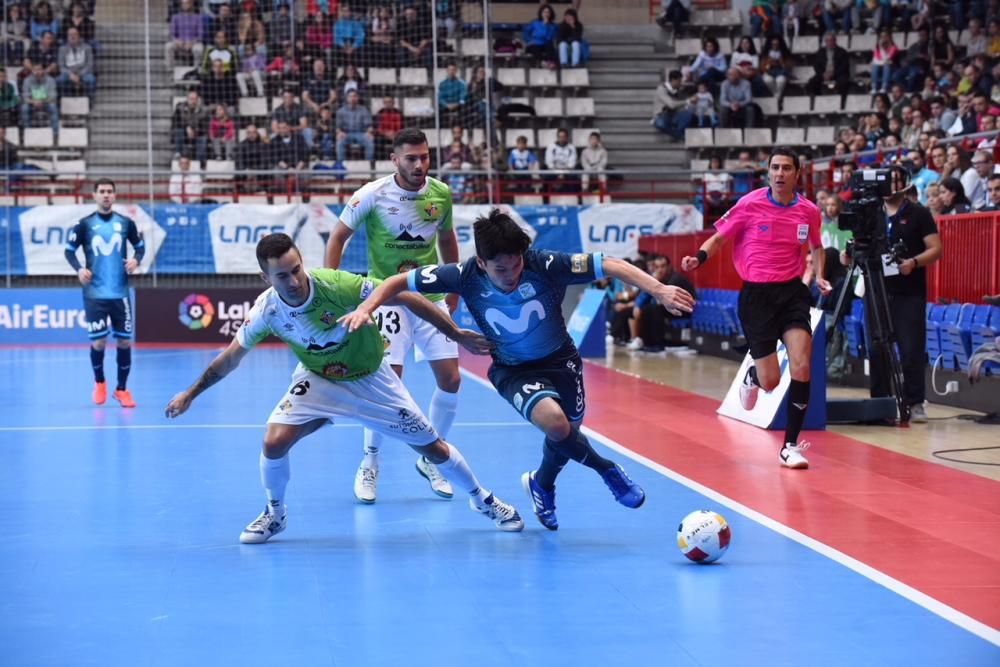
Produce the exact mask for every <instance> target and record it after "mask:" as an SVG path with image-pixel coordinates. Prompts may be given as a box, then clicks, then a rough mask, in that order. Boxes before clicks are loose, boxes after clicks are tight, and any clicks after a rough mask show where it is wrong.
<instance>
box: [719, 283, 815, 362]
mask: <svg viewBox="0 0 1000 667" xmlns="http://www.w3.org/2000/svg"><path fill="white" fill-rule="evenodd" d="M811 301H812V295H811V294H810V292H809V288H808V287H806V286H805V284H804V283H803V282H802V281H801V280H800V279H799V278H794V279H792V280H788V281H785V282H783V283H749V282H745V283H743V289H741V290H740V298H739V302H738V305H737V308H738V310H737V312H738V314H739V316H740V322H741V323H742V324H743V333H744V334H745V335H746V338H747V343H749V344H750V356H751V357H752V358H754V359H762V358H764V357H766V356H767V355H769V354H773V353H774V352H775V350H777V348H778V341H779V340H781V336H782V335H783V334H784V333H785V332H786V331H788V330H789V329H804V330H806V331H807V332H809V333H810V334H812V326H810V320H809V305H810V303H811Z"/></svg>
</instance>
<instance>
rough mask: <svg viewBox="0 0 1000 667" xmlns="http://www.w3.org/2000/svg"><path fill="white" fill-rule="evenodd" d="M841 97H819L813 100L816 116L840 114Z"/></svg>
mask: <svg viewBox="0 0 1000 667" xmlns="http://www.w3.org/2000/svg"><path fill="white" fill-rule="evenodd" d="M840 104H841V102H840V95H818V96H817V97H815V98H814V99H813V109H812V112H813V113H814V114H823V115H830V114H835V113H840V109H841V106H840Z"/></svg>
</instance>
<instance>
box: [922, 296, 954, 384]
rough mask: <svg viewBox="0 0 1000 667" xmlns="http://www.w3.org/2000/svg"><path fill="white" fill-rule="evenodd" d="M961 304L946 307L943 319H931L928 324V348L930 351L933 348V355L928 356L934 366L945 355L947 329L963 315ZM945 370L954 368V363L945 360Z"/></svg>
mask: <svg viewBox="0 0 1000 667" xmlns="http://www.w3.org/2000/svg"><path fill="white" fill-rule="evenodd" d="M961 310H962V306H961V304H957V303H953V304H950V305H947V306H945V307H944V313H942V315H941V319H939V320H935V319H931V320H928V322H927V347H928V351H930V350H931V349H932V348H933V354H928V356H929V357H930V363H931V364H932V365H933V364H934V362H935V361H936V360H937V358H938V357H940V356H942V355H943V354H944V349H943V348H944V341H945V338H946V337H947V334H946V333H945V328H946V327H947V326H949V325H951V324H955V323H957V322H958V316H959V314H960V313H961ZM935 341H936V342H935ZM944 362H945V368H954V362H952V363H951V364H950V365H949V363H948V359H947V358H945V359H944Z"/></svg>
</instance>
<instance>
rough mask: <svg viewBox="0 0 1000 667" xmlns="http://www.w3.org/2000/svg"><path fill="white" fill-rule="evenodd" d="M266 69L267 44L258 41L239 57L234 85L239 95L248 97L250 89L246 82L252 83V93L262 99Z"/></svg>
mask: <svg viewBox="0 0 1000 667" xmlns="http://www.w3.org/2000/svg"><path fill="white" fill-rule="evenodd" d="M266 69H267V44H266V42H263V41H260V42H257V43H256V44H254V45H252V46H251V48H249V49H247V52H246V55H244V56H241V57H240V71H239V72H238V73H237V74H236V85H237V86H239V89H240V95H241V96H243V97H249V95H250V87H249V85H248V84H247V80H248V79H249V80H250V81H253V86H254V92H256V96H257V97H263V96H264V94H265V92H266V89H265V88H264V72H265V71H266Z"/></svg>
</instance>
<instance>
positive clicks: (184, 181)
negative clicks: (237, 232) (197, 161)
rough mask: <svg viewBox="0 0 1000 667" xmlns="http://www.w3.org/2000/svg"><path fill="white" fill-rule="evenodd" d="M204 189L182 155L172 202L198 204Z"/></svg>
mask: <svg viewBox="0 0 1000 667" xmlns="http://www.w3.org/2000/svg"><path fill="white" fill-rule="evenodd" d="M175 16H176V14H175ZM202 188H203V183H202V180H201V174H200V173H198V172H197V171H192V170H191V158H189V157H188V156H187V155H181V156H180V158H178V160H177V171H175V172H174V173H172V174H170V185H169V186H168V187H167V193H168V194H169V195H170V201H172V202H174V203H175V204H197V203H198V202H200V201H201V192H202Z"/></svg>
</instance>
